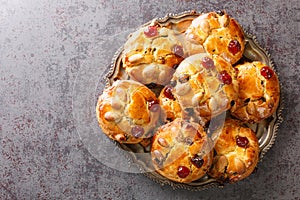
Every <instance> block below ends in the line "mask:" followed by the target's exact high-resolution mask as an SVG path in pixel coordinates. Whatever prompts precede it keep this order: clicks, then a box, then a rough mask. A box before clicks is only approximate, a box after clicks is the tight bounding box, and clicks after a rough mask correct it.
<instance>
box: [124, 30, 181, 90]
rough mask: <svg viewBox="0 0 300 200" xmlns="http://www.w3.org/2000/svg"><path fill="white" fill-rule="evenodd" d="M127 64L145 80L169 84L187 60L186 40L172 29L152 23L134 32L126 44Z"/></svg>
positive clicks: (132, 73) (137, 77)
mask: <svg viewBox="0 0 300 200" xmlns="http://www.w3.org/2000/svg"><path fill="white" fill-rule="evenodd" d="M123 55H124V56H123V66H124V67H125V70H126V72H127V73H128V74H129V76H130V77H131V79H133V80H136V81H138V82H141V83H143V84H150V83H156V84H160V85H165V84H167V83H168V82H169V81H170V79H171V78H172V75H173V73H174V68H175V67H176V66H178V64H179V63H180V62H181V61H182V60H183V58H184V56H185V50H184V47H183V44H182V43H181V41H180V40H179V38H178V37H177V36H176V34H175V32H174V31H173V30H171V29H168V28H165V27H160V26H159V25H155V24H151V25H149V26H146V27H142V28H140V29H139V30H137V31H136V32H134V33H132V34H131V35H130V37H129V39H128V40H127V41H126V43H125V45H124V53H123Z"/></svg>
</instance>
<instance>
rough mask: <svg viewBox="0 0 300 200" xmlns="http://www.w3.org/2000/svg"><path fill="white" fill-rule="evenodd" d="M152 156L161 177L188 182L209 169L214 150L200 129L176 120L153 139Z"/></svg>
mask: <svg viewBox="0 0 300 200" xmlns="http://www.w3.org/2000/svg"><path fill="white" fill-rule="evenodd" d="M151 156H152V161H153V165H154V167H155V169H156V171H157V172H158V173H159V174H161V175H162V176H164V177H166V178H168V179H170V180H173V181H176V182H181V183H188V182H192V181H194V180H197V179H199V178H201V177H202V176H204V175H205V174H206V172H207V171H208V170H209V168H210V166H211V163H212V157H213V151H212V142H211V139H210V138H209V137H208V136H207V135H206V133H205V132H204V130H203V128H202V126H200V125H199V124H196V123H192V122H187V121H185V120H183V119H180V118H177V119H175V120H174V121H172V122H170V123H167V124H165V125H163V126H162V127H161V128H159V130H158V131H157V133H156V134H155V135H154V136H153V141H152V147H151Z"/></svg>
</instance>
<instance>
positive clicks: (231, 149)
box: [208, 119, 259, 183]
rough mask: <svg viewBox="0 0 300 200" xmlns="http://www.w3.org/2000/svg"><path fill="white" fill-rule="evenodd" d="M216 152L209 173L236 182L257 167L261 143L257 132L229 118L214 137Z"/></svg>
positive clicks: (223, 180) (222, 180)
mask: <svg viewBox="0 0 300 200" xmlns="http://www.w3.org/2000/svg"><path fill="white" fill-rule="evenodd" d="M212 139H213V140H214V143H215V146H214V149H215V152H216V155H215V156H214V161H213V164H212V167H211V169H210V171H209V172H208V174H209V175H210V176H212V177H213V178H216V179H217V180H219V181H221V182H231V183H232V182H236V181H239V180H242V179H244V178H246V177H248V176H249V175H250V174H251V173H252V172H253V170H254V169H255V167H256V165H257V162H258V156H259V144H258V140H257V137H256V135H255V133H254V132H253V131H252V130H251V129H250V128H247V127H244V126H242V125H241V124H240V122H239V121H237V120H233V119H227V120H226V121H225V123H224V126H223V129H222V131H221V133H220V134H219V133H217V134H216V135H214V136H213V137H212Z"/></svg>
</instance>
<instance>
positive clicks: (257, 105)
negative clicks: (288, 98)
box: [231, 61, 280, 123]
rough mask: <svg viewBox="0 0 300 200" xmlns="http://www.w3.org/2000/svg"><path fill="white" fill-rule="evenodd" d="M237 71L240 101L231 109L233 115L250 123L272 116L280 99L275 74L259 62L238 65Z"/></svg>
mask: <svg viewBox="0 0 300 200" xmlns="http://www.w3.org/2000/svg"><path fill="white" fill-rule="evenodd" d="M236 69H237V70H236V71H237V84H238V86H237V87H238V100H237V102H236V104H235V105H234V106H233V107H232V108H231V114H232V115H233V116H235V117H236V118H238V119H240V120H242V121H244V122H250V123H257V122H260V121H261V120H263V119H266V118H268V117H269V116H271V115H272V114H273V113H274V112H275V110H276V109H277V107H278V104H279V98H280V85H279V81H278V77H277V75H276V74H275V72H274V71H273V70H272V69H271V68H270V67H268V66H266V65H265V64H263V63H261V62H258V61H255V62H247V63H244V64H241V65H238V66H237V67H236Z"/></svg>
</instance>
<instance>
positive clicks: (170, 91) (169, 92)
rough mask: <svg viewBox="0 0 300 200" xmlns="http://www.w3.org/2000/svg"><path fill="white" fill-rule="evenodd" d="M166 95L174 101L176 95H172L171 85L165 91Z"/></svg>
mask: <svg viewBox="0 0 300 200" xmlns="http://www.w3.org/2000/svg"><path fill="white" fill-rule="evenodd" d="M164 95H165V96H166V97H167V98H169V99H174V95H173V93H172V87H171V86H170V85H167V86H166V88H165V89H164Z"/></svg>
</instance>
